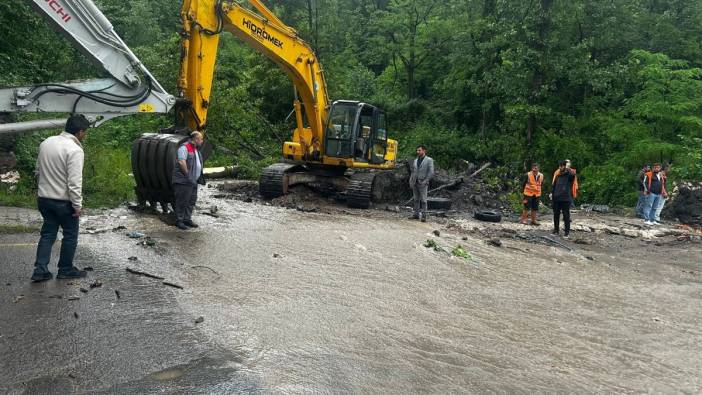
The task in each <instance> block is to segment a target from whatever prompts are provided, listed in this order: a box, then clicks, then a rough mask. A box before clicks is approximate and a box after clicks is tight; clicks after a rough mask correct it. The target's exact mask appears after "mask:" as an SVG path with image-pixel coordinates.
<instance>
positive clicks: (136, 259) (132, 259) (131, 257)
mask: <svg viewBox="0 0 702 395" xmlns="http://www.w3.org/2000/svg"><path fill="white" fill-rule="evenodd" d="M127 260H128V261H138V260H139V258H137V257H135V256H130V257H129V258H127Z"/></svg>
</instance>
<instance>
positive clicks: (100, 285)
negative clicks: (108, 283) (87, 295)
mask: <svg viewBox="0 0 702 395" xmlns="http://www.w3.org/2000/svg"><path fill="white" fill-rule="evenodd" d="M98 287H102V282H101V281H100V280H95V281H93V282H92V283H91V284H90V288H98Z"/></svg>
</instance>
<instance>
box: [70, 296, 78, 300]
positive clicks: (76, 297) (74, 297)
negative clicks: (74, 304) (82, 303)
mask: <svg viewBox="0 0 702 395" xmlns="http://www.w3.org/2000/svg"><path fill="white" fill-rule="evenodd" d="M68 300H80V297H78V296H69V297H68Z"/></svg>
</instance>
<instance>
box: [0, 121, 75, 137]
mask: <svg viewBox="0 0 702 395" xmlns="http://www.w3.org/2000/svg"><path fill="white" fill-rule="evenodd" d="M66 120H67V118H56V119H40V120H37V121H26V122H14V123H0V134H3V133H26V132H33V131H36V130H42V129H56V128H61V129H63V128H64V127H65V126H66Z"/></svg>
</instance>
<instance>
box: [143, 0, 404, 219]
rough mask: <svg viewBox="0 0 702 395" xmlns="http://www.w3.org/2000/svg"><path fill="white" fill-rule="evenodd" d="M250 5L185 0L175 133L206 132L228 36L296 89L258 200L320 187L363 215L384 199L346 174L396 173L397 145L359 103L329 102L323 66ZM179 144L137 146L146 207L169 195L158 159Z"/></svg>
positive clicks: (154, 141) (152, 140) (366, 178)
mask: <svg viewBox="0 0 702 395" xmlns="http://www.w3.org/2000/svg"><path fill="white" fill-rule="evenodd" d="M248 2H249V3H250V4H251V6H252V7H253V8H254V9H255V11H254V10H249V9H247V8H244V7H243V6H242V5H240V4H239V3H236V2H233V1H227V0H184V1H183V5H182V10H181V18H182V23H183V32H182V57H181V67H180V76H179V78H178V88H179V91H180V92H179V98H178V102H177V104H176V116H177V121H176V129H175V130H179V129H178V128H187V129H186V130H200V131H204V130H206V127H207V110H208V108H209V99H210V93H211V89H212V82H213V78H214V70H215V61H216V58H217V48H218V44H219V39H220V33H222V32H223V31H227V32H230V33H231V34H233V35H235V36H236V37H238V38H240V39H241V40H242V41H244V42H245V43H246V44H248V45H249V46H250V47H251V48H253V49H254V50H256V51H258V52H260V53H262V54H264V55H265V56H266V57H267V58H269V59H270V60H272V61H273V62H275V63H276V64H277V65H278V66H280V68H281V69H282V70H283V71H284V72H285V73H286V74H287V76H288V77H289V78H290V79H291V81H292V82H293V86H294V89H295V101H294V103H293V104H294V112H295V119H296V123H297V127H296V128H295V130H294V131H293V134H292V139H291V140H290V141H286V142H285V143H284V144H283V147H282V152H283V158H284V161H283V162H280V163H276V164H273V165H271V166H269V167H267V168H265V169H264V170H263V172H262V175H261V177H260V179H259V190H260V193H261V195H263V196H264V197H267V198H274V197H277V196H281V195H283V194H286V193H287V192H288V189H289V187H291V186H293V185H295V184H305V183H320V182H321V183H325V184H329V185H333V186H334V187H335V188H337V189H338V190H342V191H346V198H347V203H348V205H349V206H352V207H360V208H367V207H368V206H369V204H370V202H371V200H373V199H374V197H375V198H376V199H377V198H378V197H380V196H382V191H379V190H375V191H374V188H373V186H374V179H375V176H376V174H377V173H376V172H356V173H355V174H351V175H346V171H347V170H348V169H380V170H384V169H392V168H394V167H395V158H396V155H397V141H395V140H391V139H388V136H387V126H386V125H387V124H386V122H387V121H386V116H385V113H384V112H383V111H382V110H380V109H379V108H377V107H375V106H372V105H370V104H367V103H362V102H358V101H352V100H337V101H334V102H333V103H330V101H329V98H328V96H327V88H326V82H325V80H324V73H323V71H322V67H321V65H320V63H319V61H318V59H317V57H316V56H315V54H314V52H313V51H312V49H311V48H310V46H309V45H308V44H307V43H305V42H304V41H303V40H302V39H301V38H300V37H299V36H298V34H297V32H296V31H295V30H294V29H293V28H291V27H289V26H286V25H285V24H284V23H283V22H282V21H281V20H280V19H279V18H278V17H276V16H275V15H274V14H273V13H272V12H271V11H270V10H269V9H268V8H266V7H265V6H264V5H263V4H262V3H261V2H260V1H258V0H249V1H248ZM256 11H257V12H256ZM179 137H182V136H179V135H176V136H171V137H169V136H168V135H165V136H164V135H163V134H161V135H155V134H148V135H144V136H143V137H142V138H141V139H139V140H137V141H136V142H135V144H134V146H133V152H132V163H133V168H134V174H135V175H137V174H140V175H141V176H137V192H138V194H139V195H140V196H141V197H142V199H143V200H152V201H153V200H156V201H163V197H162V195H164V194H168V190H169V189H170V188H169V186H168V185H167V184H168V182H167V178H168V177H169V175H170V173H169V171H170V168H171V166H172V165H170V166H165V168H164V166H162V163H164V162H162V160H161V159H160V158H164V159H166V160H167V159H168V158H169V157H171V156H172V152H171V151H173V149H174V147H173V142H174V141H175V140H178V139H179ZM159 142H162V143H159ZM160 145H163V147H161V146H160ZM154 158H156V159H157V162H153V159H154Z"/></svg>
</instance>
